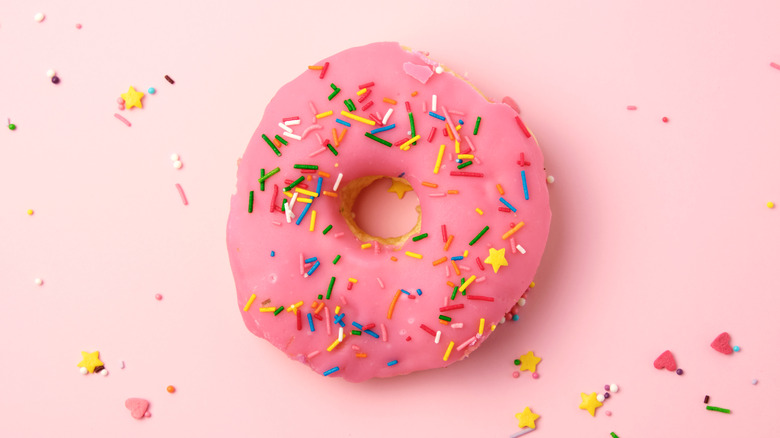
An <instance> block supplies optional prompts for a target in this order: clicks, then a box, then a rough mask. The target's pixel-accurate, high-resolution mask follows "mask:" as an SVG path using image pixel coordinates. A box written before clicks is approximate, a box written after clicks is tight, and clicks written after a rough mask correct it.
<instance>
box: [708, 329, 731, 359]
mask: <svg viewBox="0 0 780 438" xmlns="http://www.w3.org/2000/svg"><path fill="white" fill-rule="evenodd" d="M730 343H731V336H729V334H728V333H726V332H723V333H721V334H719V335H718V337H717V338H715V340H714V341H712V344H710V347H712V348H714V349H715V351H717V352H720V353H723V354H731V353H733V352H734V350H733V349H732V348H731V345H730Z"/></svg>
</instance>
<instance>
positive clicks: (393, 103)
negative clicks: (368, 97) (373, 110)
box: [382, 97, 398, 105]
mask: <svg viewBox="0 0 780 438" xmlns="http://www.w3.org/2000/svg"><path fill="white" fill-rule="evenodd" d="M382 102H384V103H389V104H390V105H395V104H397V103H398V102H396V101H394V100H393V99H390V98H389V97H383V98H382Z"/></svg>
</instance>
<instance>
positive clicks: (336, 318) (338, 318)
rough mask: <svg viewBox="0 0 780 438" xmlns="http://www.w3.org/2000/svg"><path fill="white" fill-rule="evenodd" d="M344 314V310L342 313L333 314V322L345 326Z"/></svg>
mask: <svg viewBox="0 0 780 438" xmlns="http://www.w3.org/2000/svg"><path fill="white" fill-rule="evenodd" d="M344 315H345V313H344V312H341V314H340V315H333V324H341V326H342V327H344V321H342V319H344Z"/></svg>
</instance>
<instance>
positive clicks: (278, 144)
mask: <svg viewBox="0 0 780 438" xmlns="http://www.w3.org/2000/svg"><path fill="white" fill-rule="evenodd" d="M271 141H272V142H274V144H275V145H276V147H277V148H280V147H282V144H281V143H279V140H277V139H276V138H273V139H271Z"/></svg>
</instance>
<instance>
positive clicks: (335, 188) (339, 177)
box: [333, 173, 344, 192]
mask: <svg viewBox="0 0 780 438" xmlns="http://www.w3.org/2000/svg"><path fill="white" fill-rule="evenodd" d="M343 177H344V174H343V173H339V176H337V177H336V183H335V184H333V191H334V192H336V191H338V189H339V184H341V178H343Z"/></svg>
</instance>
